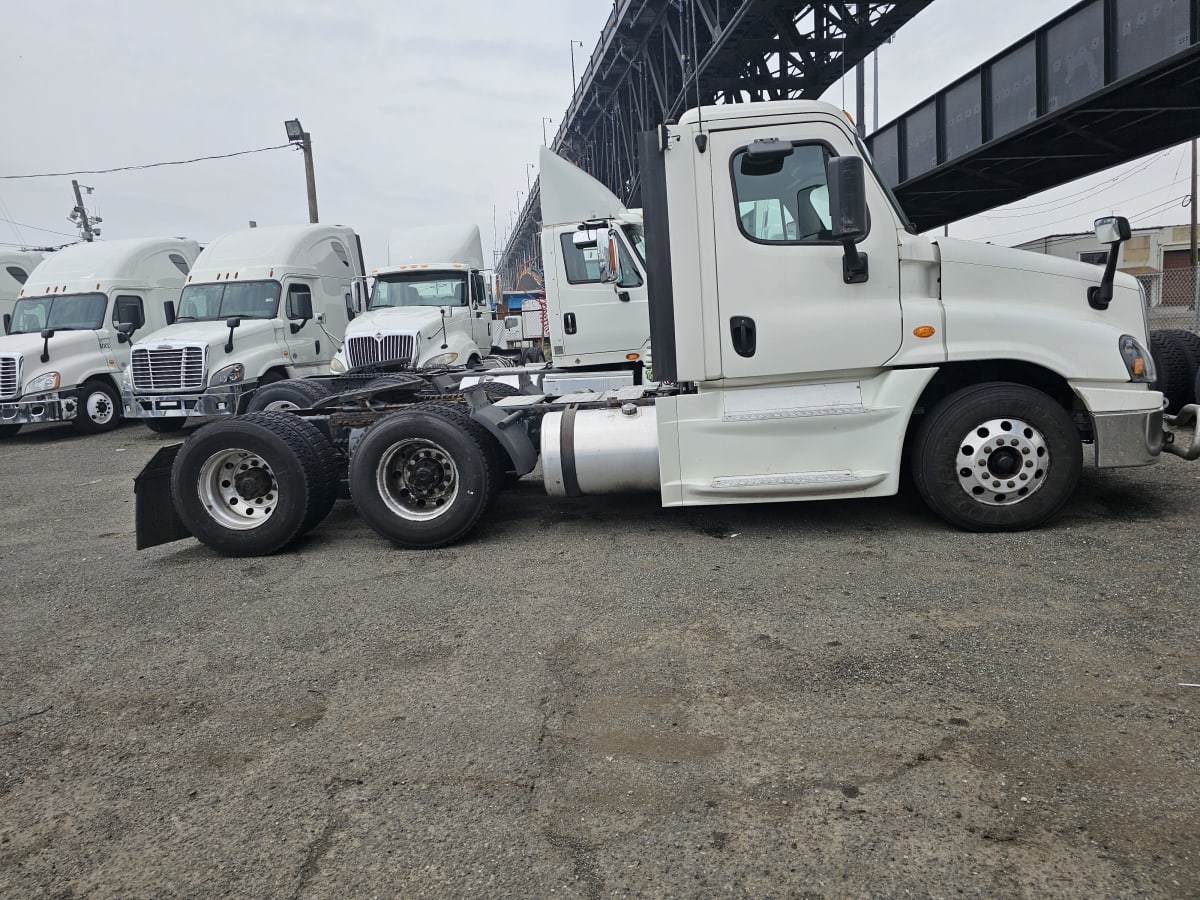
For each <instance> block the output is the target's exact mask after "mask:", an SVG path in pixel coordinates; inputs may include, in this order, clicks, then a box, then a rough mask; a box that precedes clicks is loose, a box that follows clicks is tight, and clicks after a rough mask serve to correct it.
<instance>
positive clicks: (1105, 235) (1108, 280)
mask: <svg viewBox="0 0 1200 900" xmlns="http://www.w3.org/2000/svg"><path fill="white" fill-rule="evenodd" d="M1095 228H1096V240H1098V241H1099V242H1100V243H1102V244H1107V245H1108V261H1107V262H1105V264H1104V275H1103V276H1101V278H1100V284H1098V285H1096V286H1094V287H1090V288H1088V305H1089V306H1090V307H1091V308H1092V309H1108V305H1109V304H1110V303H1112V298H1113V282H1114V281H1115V280H1116V278H1117V257H1118V256H1120V255H1121V244H1123V243H1124V242H1125V241H1127V240H1129V239H1130V238H1131V237H1132V236H1133V231H1132V230H1131V229H1130V227H1129V220H1128V219H1127V218H1125V217H1124V216H1106V217H1105V218H1103V219H1097V220H1096V222H1095Z"/></svg>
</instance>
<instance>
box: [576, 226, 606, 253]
mask: <svg viewBox="0 0 1200 900" xmlns="http://www.w3.org/2000/svg"><path fill="white" fill-rule="evenodd" d="M571 240H572V241H573V242H574V244H575V246H576V247H578V248H579V249H580V250H584V249H586V248H588V247H595V246H596V244H597V243H598V242H599V240H600V232H598V231H596V230H594V229H591V228H581V229H580V230H578V231H576V232H575V233H574V234H572V235H571Z"/></svg>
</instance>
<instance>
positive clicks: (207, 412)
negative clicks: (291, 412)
mask: <svg viewBox="0 0 1200 900" xmlns="http://www.w3.org/2000/svg"><path fill="white" fill-rule="evenodd" d="M358 248H359V244H358V236H357V235H356V234H355V232H354V231H353V230H352V229H350V228H345V227H342V226H334V225H279V226H271V227H264V228H247V229H242V230H240V231H234V232H230V233H228V234H225V235H222V236H221V237H219V238H217V239H216V240H215V241H213V242H212V243H211V244H209V245H208V246H207V247H205V249H204V252H203V253H201V254H200V257H199V258H198V259H197V260H196V264H195V266H194V267H193V269H192V271H191V273H190V274H189V276H188V279H187V284H186V286H185V287H184V288H183V292H182V294H181V295H180V298H179V311H178V315H177V316H176V318H175V321H174V322H173V323H172V324H170V325H167V326H166V327H164V328H161V329H159V330H156V331H154V332H152V333H150V334H147V335H146V336H145V337H144V338H142V339H141V340H139V341H138V342H137V343H136V344H135V345H134V347H133V353H132V365H131V366H130V368H129V370H128V372H127V375H126V378H125V379H124V384H123V386H122V404H123V407H124V410H125V415H126V416H127V417H129V418H138V419H142V420H143V421H145V422H146V424H147V425H148V426H149V427H150V428H151V429H152V430H155V431H174V430H176V429H178V428H180V427H182V426H183V424H184V423H185V422H186V421H187V420H188V419H189V418H192V419H195V418H203V417H211V416H223V415H232V414H234V413H236V412H238V410H239V407H240V406H241V401H242V398H243V396H244V395H245V394H246V393H247V392H250V391H253V390H254V389H255V388H257V387H259V386H260V385H265V384H270V383H271V382H274V381H281V380H283V379H287V378H300V377H304V376H306V375H320V374H327V373H328V371H329V361H330V360H331V359H332V358H333V355H334V353H335V352H336V350H337V349H338V346H339V344H340V342H341V341H342V340H343V337H344V334H345V331H346V326H347V324H348V323H349V322H350V320H351V319H352V318H353V316H354V315H355V300H354V296H355V294H356V293H357V291H356V290H355V289H354V284H355V282H356V281H359V282H361V279H362V277H363V266H362V257H361V254H360V253H359V249H358Z"/></svg>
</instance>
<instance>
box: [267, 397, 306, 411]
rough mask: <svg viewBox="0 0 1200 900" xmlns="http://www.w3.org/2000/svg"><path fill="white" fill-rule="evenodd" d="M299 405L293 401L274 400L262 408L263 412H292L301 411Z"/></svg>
mask: <svg viewBox="0 0 1200 900" xmlns="http://www.w3.org/2000/svg"><path fill="white" fill-rule="evenodd" d="M299 408H300V406H299V404H296V403H293V402H292V401H291V400H273V401H271V402H270V403H268V404H267V405H266V406H264V407H263V408H262V411H263V412H292V411H293V410H297V409H299Z"/></svg>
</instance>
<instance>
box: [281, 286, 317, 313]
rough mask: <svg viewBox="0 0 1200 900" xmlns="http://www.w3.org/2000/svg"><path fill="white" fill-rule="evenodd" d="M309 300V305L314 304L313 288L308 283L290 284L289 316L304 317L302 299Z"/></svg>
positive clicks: (288, 296) (288, 292)
mask: <svg viewBox="0 0 1200 900" xmlns="http://www.w3.org/2000/svg"><path fill="white" fill-rule="evenodd" d="M304 300H307V301H308V305H309V307H310V308H311V306H312V290H311V289H310V288H309V286H308V285H307V284H289V285H288V289H287V317H288V318H289V319H303V318H305V316H303V315H302V314H301V313H302V312H303V311H302V310H301V309H300V304H301V302H302V301H304Z"/></svg>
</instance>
